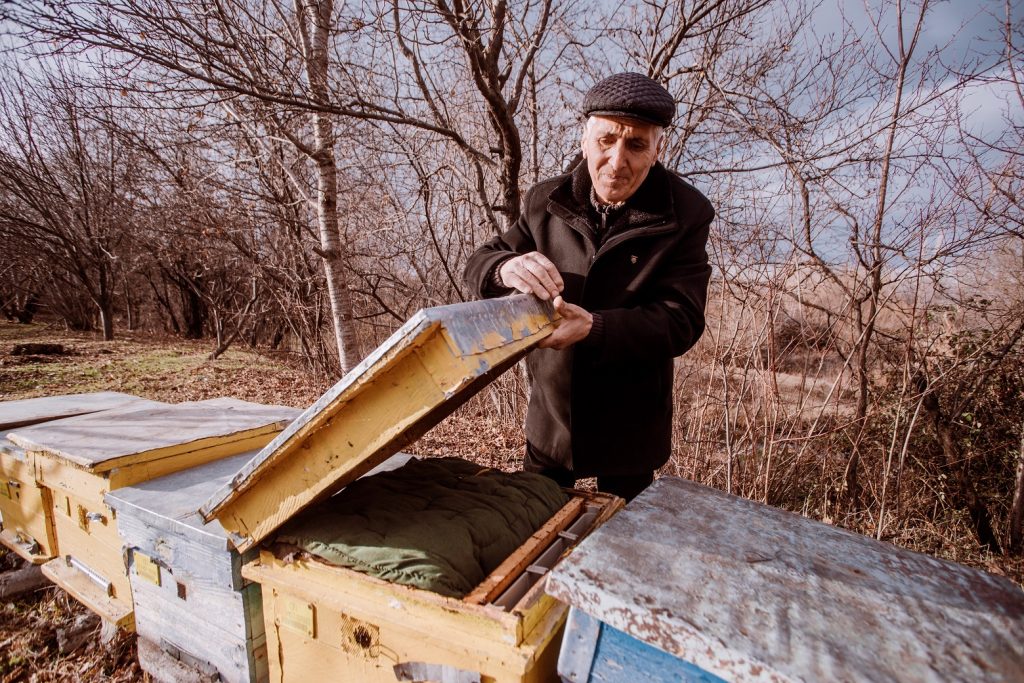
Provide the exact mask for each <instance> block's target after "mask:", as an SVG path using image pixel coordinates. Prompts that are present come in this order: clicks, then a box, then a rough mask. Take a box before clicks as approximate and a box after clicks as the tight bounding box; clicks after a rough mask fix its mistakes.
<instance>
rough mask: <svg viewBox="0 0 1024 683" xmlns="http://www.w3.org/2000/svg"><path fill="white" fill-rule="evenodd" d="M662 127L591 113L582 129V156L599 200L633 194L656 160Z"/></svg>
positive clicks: (623, 198) (611, 200)
mask: <svg viewBox="0 0 1024 683" xmlns="http://www.w3.org/2000/svg"><path fill="white" fill-rule="evenodd" d="M661 133H662V131H661V129H660V128H659V127H658V126H655V125H653V124H649V123H644V122H642V121H637V120H635V119H625V118H619V117H617V116H616V117H605V116H592V117H591V118H590V119H589V120H588V121H587V125H586V127H585V128H584V129H583V140H582V141H581V143H580V146H581V147H582V148H583V158H584V159H586V160H587V169H589V171H590V180H591V182H593V183H594V190H595V191H596V192H597V197H598V199H600V200H601V201H602V202H605V203H608V204H618V203H619V202H624V201H626V200H627V199H629V198H630V197H632V196H633V193H634V192H636V190H637V188H638V187H640V185H641V183H643V182H644V178H646V177H647V172H648V171H650V170H651V167H652V166H654V162H656V161H657V160H658V154H659V153H660V151H661V149H660V147H661Z"/></svg>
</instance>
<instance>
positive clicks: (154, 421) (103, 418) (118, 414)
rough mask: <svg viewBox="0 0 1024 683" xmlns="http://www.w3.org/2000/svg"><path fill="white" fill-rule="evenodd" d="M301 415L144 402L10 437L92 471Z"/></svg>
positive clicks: (238, 405)
mask: <svg viewBox="0 0 1024 683" xmlns="http://www.w3.org/2000/svg"><path fill="white" fill-rule="evenodd" d="M297 412H298V411H297V410H295V409H294V408H288V407H285V406H266V405H261V404H258V403H250V402H248V401H242V400H239V399H234V398H215V399H208V400H205V401H190V402H185V403H174V404H169V403H160V402H158V401H145V400H139V401H137V402H135V403H133V404H131V405H129V406H127V407H122V408H115V409H112V410H104V411H100V412H96V413H89V414H86V415H77V416H75V417H68V418H64V419H62V420H55V421H53V422H45V423H41V424H37V425H34V426H30V427H24V428H21V429H18V430H16V431H13V432H11V433H10V434H9V435H8V438H9V439H10V440H11V441H12V442H14V443H15V444H17V445H18V446H21V447H22V448H24V449H25V450H26V451H33V452H39V453H45V454H47V455H48V456H52V457H55V458H59V459H61V460H64V461H66V462H68V463H70V464H72V465H74V466H76V467H80V468H83V469H86V470H88V471H90V472H107V471H110V470H112V469H114V468H116V467H119V466H122V465H126V464H136V463H140V462H146V461H149V460H153V459H156V458H162V457H167V456H168V455H176V454H178V453H182V452H186V451H191V450H194V449H198V448H202V447H204V446H205V445H209V444H211V443H212V442H215V441H217V440H219V439H224V438H228V437H234V436H242V435H246V434H250V433H258V432H263V431H267V430H270V429H273V430H275V431H276V430H278V429H280V428H282V427H283V426H284V424H286V423H287V422H289V421H290V420H291V419H293V418H294V416H295V414H296V413H297Z"/></svg>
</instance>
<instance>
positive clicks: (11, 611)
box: [0, 322, 523, 683]
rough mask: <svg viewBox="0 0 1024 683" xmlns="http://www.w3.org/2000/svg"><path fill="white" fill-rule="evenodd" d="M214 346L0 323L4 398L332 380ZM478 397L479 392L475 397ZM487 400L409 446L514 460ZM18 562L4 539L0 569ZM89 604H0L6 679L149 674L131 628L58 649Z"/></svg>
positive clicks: (164, 395) (270, 391)
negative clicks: (485, 418)
mask: <svg viewBox="0 0 1024 683" xmlns="http://www.w3.org/2000/svg"><path fill="white" fill-rule="evenodd" d="M29 342H45V343H49V344H61V345H63V346H64V347H65V349H66V353H65V354H64V355H41V354H29V355H14V354H13V353H12V350H13V349H14V347H15V346H16V345H18V344H24V343H29ZM210 350H211V345H210V344H209V343H204V342H185V341H181V340H178V339H173V340H171V339H158V338H153V337H148V336H137V335H133V334H130V333H128V334H124V333H122V334H120V335H119V337H118V339H117V340H115V341H113V342H102V341H99V340H98V339H96V338H95V337H94V336H92V335H87V334H75V333H68V332H66V331H65V330H63V329H60V328H58V327H53V326H47V325H15V324H11V323H4V322H0V401H9V400H15V399H22V398H34V397H37V396H50V395H55V394H67V393H81V392H86V391H122V392H126V393H130V394H134V395H136V396H141V397H143V398H148V399H152V400H158V401H167V402H172V403H177V402H180V401H194V400H202V399H207V398H215V397H219V396H233V397H235V398H241V399H244V400H247V401H254V402H258V403H264V404H280V405H288V406H292V407H296V408H305V407H307V406H309V405H310V404H311V403H313V402H314V401H315V400H316V399H317V398H318V397H319V396H320V395H321V394H322V393H323V392H324V391H325V390H326V389H327V388H329V387H330V386H331V385H332V384H333V381H332V380H331V378H325V377H317V376H314V375H313V374H312V373H310V372H308V371H307V370H305V369H304V368H303V367H301V365H300V364H298V363H296V362H294V361H293V360H292V359H289V358H288V357H286V356H271V355H266V354H257V353H255V352H253V351H250V350H246V349H231V350H229V351H228V352H227V353H226V354H224V355H223V356H221V357H220V358H218V359H217V360H213V361H211V360H208V359H207V356H208V355H209V353H210ZM478 401H479V400H478ZM482 410H483V407H482V404H480V403H479V402H478V403H476V404H474V403H470V404H469V405H467V406H466V407H464V408H463V409H462V410H460V411H459V412H457V413H456V414H455V415H452V416H451V417H450V418H449V419H448V420H446V421H444V422H443V423H442V424H440V425H438V426H437V427H435V428H434V429H433V430H432V431H431V432H430V433H428V434H427V435H425V436H424V437H423V438H422V439H420V441H418V442H417V443H416V444H415V445H414V447H413V448H411V449H408V450H411V451H413V452H417V453H432V454H438V455H456V454H457V455H460V456H462V457H467V458H470V459H472V460H475V461H477V462H480V463H482V464H486V465H488V466H490V467H498V468H502V469H511V468H514V467H516V466H517V465H518V457H519V454H520V453H521V452H522V449H523V442H522V435H521V431H520V430H519V429H516V428H515V427H514V426H502V425H500V424H496V425H491V424H488V425H485V426H483V427H481V422H480V421H479V420H478V419H474V418H478V417H479V414H480V413H481V412H482ZM19 566H22V563H21V560H20V559H19V558H18V557H17V556H16V555H14V554H13V553H11V552H9V551H7V550H6V548H3V547H2V546H0V572H3V571H10V570H13V569H15V568H17V567H19ZM87 615H88V611H87V610H86V609H85V608H84V607H83V606H81V605H80V604H79V603H77V602H76V601H75V600H74V599H72V598H70V597H68V596H67V595H66V594H65V593H64V592H63V591H61V590H59V589H57V588H55V587H48V588H44V589H41V590H39V591H37V592H36V593H33V594H30V595H27V596H23V597H22V598H20V599H18V600H15V601H13V602H8V603H6V604H0V683H13V682H14V681H30V682H33V683H36V682H39V683H42V682H43V681H85V682H93V681H95V682H99V681H112V682H117V683H126V682H128V681H141V680H144V676H143V673H142V671H141V670H140V668H139V665H138V662H137V660H136V646H135V637H134V636H133V635H132V634H129V633H125V632H119V633H118V634H117V636H116V637H115V638H114V639H113V640H112V641H111V642H109V643H107V644H103V643H101V642H100V629H99V627H98V626H97V627H96V628H95V629H94V630H95V633H93V634H92V635H91V636H90V637H89V638H87V639H86V641H85V644H84V645H83V646H82V647H81V648H80V649H78V650H76V651H74V652H70V653H67V654H61V653H60V651H59V649H58V637H57V636H58V632H60V631H61V630H62V629H65V630H67V629H70V628H71V627H72V625H73V624H74V623H75V622H76V620H78V619H82V618H85V617H86V616H87Z"/></svg>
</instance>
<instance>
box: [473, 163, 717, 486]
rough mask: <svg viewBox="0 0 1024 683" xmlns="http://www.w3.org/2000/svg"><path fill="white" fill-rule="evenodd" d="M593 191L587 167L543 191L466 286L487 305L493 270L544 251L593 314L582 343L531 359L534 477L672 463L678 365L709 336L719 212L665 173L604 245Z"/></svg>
mask: <svg viewBox="0 0 1024 683" xmlns="http://www.w3.org/2000/svg"><path fill="white" fill-rule="evenodd" d="M590 188H591V182H590V176H589V174H588V172H587V166H586V164H585V163H581V164H579V165H577V166H576V168H575V169H573V171H572V172H571V173H569V174H566V175H562V176H558V177H555V178H552V179H550V180H546V181H543V182H541V183H538V184H537V185H535V186H534V187H533V188H531V189H530V190H529V192H527V194H526V199H525V204H524V210H523V214H522V216H521V217H520V219H519V221H518V223H517V224H516V225H515V226H514V227H512V228H511V229H510V230H508V231H507V232H506V233H505V234H503V235H502V236H501V237H496V238H494V239H492V240H491V241H489V242H487V243H486V244H484V245H483V246H482V247H480V248H479V249H478V250H477V251H476V252H475V253H474V254H473V255H472V256H471V257H470V259H469V262H468V263H467V265H466V272H465V277H466V282H467V284H468V285H469V286H470V288H471V289H472V290H473V291H475V292H476V293H477V294H478V295H479V296H482V297H489V296H498V295H500V294H503V293H504V292H501V291H497V290H496V289H495V287H494V285H493V282H492V279H491V273H492V271H493V270H494V268H495V267H496V266H497V265H498V264H500V263H501V262H502V261H504V260H505V259H507V258H509V257H511V256H514V255H516V254H524V253H526V252H529V251H539V252H540V253H542V254H544V255H545V256H547V257H548V258H549V259H551V261H552V262H553V263H554V264H555V265H556V266H557V267H558V270H559V272H560V273H561V275H562V279H563V281H564V282H565V289H564V291H563V292H562V296H563V297H564V298H565V300H566V301H568V302H570V303H574V304H577V305H579V306H582V307H583V308H585V309H586V310H588V311H590V312H591V313H593V314H595V320H594V327H593V329H592V330H591V333H590V335H589V336H588V337H587V338H586V339H584V340H583V341H581V342H579V343H578V344H576V345H575V346H573V347H571V348H569V349H566V350H563V351H554V350H551V349H538V350H535V351H533V352H532V353H531V354H530V355H529V356H528V358H527V365H528V367H529V369H530V371H531V375H532V377H533V387H532V390H531V394H530V405H529V409H528V412H527V418H526V437H527V439H528V440H529V442H530V444H531V445H532V447H533V448H532V450H533V451H534V453H535V454H540V460H539V461H535V462H528V463H527V466H528V469H538V468H540V467H554V466H560V467H565V468H567V469H571V470H572V471H573V473H574V474H575V475H576V476H577V477H589V476H599V475H628V474H642V473H644V472H650V471H651V470H653V469H657V468H659V467H661V466H662V465H663V464H665V462H666V461H667V460H668V457H669V455H670V452H671V436H672V379H673V373H672V359H673V358H674V357H675V356H679V355H682V354H683V353H684V352H686V351H687V350H688V349H689V348H690V347H691V346H693V345H694V344H695V343H696V341H697V340H698V339H699V338H700V336H701V334H702V333H703V332H704V305H705V302H706V300H707V285H708V280H709V278H710V276H711V268H710V266H709V265H708V257H707V252H706V251H705V246H706V244H707V239H708V227H709V224H710V223H711V220H712V218H714V210H713V209H712V207H711V204H710V202H708V200H707V199H706V198H705V197H704V196H703V195H702V194H701V193H700V192H698V191H697V190H696V189H694V188H693V187H692V186H691V185H690V184H688V183H687V182H685V181H684V180H682V179H681V178H680V177H679V176H677V175H676V174H674V173H671V172H670V171H667V170H666V169H665V168H664V167H663V166H662V165H661V164H660V163H659V164H656V165H655V166H654V168H652V169H651V171H650V173H648V175H647V178H646V179H645V180H644V182H643V184H642V185H641V186H640V187H639V188H638V190H637V192H636V193H635V194H634V195H633V196H632V197H631V198H630V199H629V201H627V203H626V209H625V211H624V212H622V214H621V215H620V217H619V218H618V219H617V220H615V221H613V223H612V225H611V226H610V227H609V230H608V233H607V236H606V237H605V238H604V239H603V240H600V239H599V238H598V237H597V235H596V233H595V230H594V227H593V226H594V225H595V218H594V213H593V210H592V209H591V208H590V202H589V197H590ZM598 242H600V246H599V247H598ZM506 291H507V290H506Z"/></svg>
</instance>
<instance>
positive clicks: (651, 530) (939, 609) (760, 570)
mask: <svg viewBox="0 0 1024 683" xmlns="http://www.w3.org/2000/svg"><path fill="white" fill-rule="evenodd" d="M546 590H547V591H548V592H549V593H550V594H551V595H553V596H555V597H557V598H558V599H560V600H563V601H565V602H567V603H569V604H570V605H571V606H572V610H571V613H570V616H569V625H568V627H567V630H566V637H565V639H564V641H563V646H562V653H561V656H560V660H559V673H560V674H561V676H562V677H563V680H565V681H568V682H570V683H583V682H585V681H601V682H602V683H627V682H628V683H634V682H635V681H650V682H651V683H659V682H662V681H673V682H676V681H686V682H687V683H719V682H720V681H722V680H723V679H724V680H727V681H734V682H736V683H753V682H758V683H760V682H771V683H796V682H803V683H820V682H823V681H843V682H844V683H869V682H871V683H874V682H877V681H905V682H908V683H931V682H935V683H938V682H939V681H964V682H965V683H966V682H971V683H975V682H978V683H980V682H983V681H986V682H991V683H1011V681H1013V682H1019V681H1022V680H1024V592H1022V591H1021V589H1020V588H1019V587H1018V586H1016V585H1015V584H1013V583H1012V582H1010V581H1008V580H1006V579H1004V578H1000V577H997V576H993V575H990V574H987V573H985V572H982V571H978V570H975V569H970V568H968V567H965V566H963V565H959V564H955V563H953V562H947V561H945V560H939V559H936V558H933V557H929V556H927V555H921V554H918V553H914V552H910V551H908V550H904V549H901V548H897V547H894V546H892V545H889V544H888V543H881V542H878V541H875V540H873V539H870V538H867V537H865V536H861V535H858V534H855V533H852V532H849V531H845V530H842V529H837V528H835V527H833V526H829V525H827V524H822V523H820V522H816V521H813V520H809V519H806V518H804V517H801V516H799V515H795V514H792V513H789V512H785V511H782V510H777V509H775V508H771V507H769V506H766V505H762V504H760V503H755V502H753V501H749V500H745V499H742V498H738V497H736V496H732V495H729V494H727V493H724V492H722V491H718V490H716V489H711V488H707V487H704V486H700V485H698V484H694V483H692V482H688V481H685V480H682V479H677V478H675V477H665V478H662V479H659V480H658V481H656V482H655V483H654V484H653V485H652V486H651V487H650V488H648V489H647V490H646V491H644V492H643V493H641V494H640V495H639V496H638V497H637V498H635V499H634V500H633V501H632V502H631V503H630V504H629V505H628V506H626V507H625V509H623V510H622V512H621V513H620V514H618V515H616V516H615V518H614V519H612V520H611V521H610V522H609V523H608V524H605V525H604V526H602V527H601V528H600V529H598V530H597V531H596V532H595V533H594V534H593V535H591V536H590V537H589V538H587V539H586V541H584V542H583V543H582V544H580V547H579V548H577V549H576V551H575V552H573V554H572V555H571V556H570V557H569V558H567V559H566V560H565V561H564V562H562V563H561V564H560V565H559V566H558V567H557V568H556V569H555V570H554V571H553V572H551V573H550V574H549V577H548V581H547V588H546Z"/></svg>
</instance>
